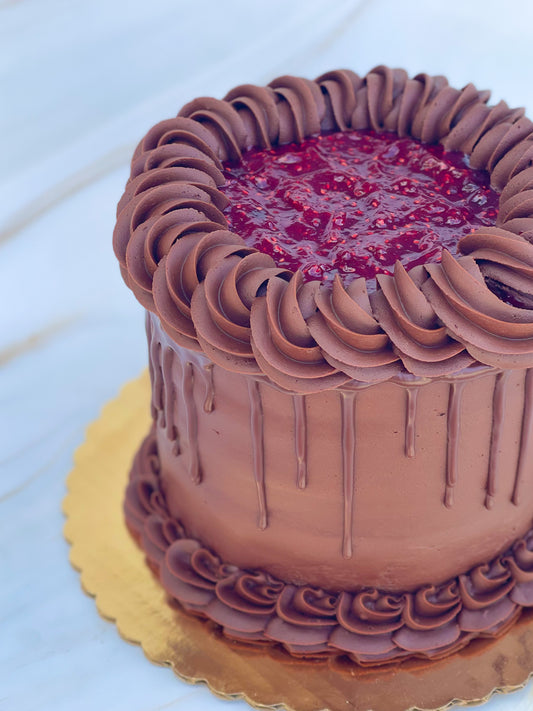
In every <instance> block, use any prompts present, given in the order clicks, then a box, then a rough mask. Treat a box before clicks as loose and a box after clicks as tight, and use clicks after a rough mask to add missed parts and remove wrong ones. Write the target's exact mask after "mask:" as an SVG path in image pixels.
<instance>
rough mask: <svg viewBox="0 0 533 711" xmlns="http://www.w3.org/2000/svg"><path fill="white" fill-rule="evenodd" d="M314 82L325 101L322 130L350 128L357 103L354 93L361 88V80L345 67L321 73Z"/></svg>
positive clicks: (344, 129)
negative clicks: (341, 69)
mask: <svg viewBox="0 0 533 711" xmlns="http://www.w3.org/2000/svg"><path fill="white" fill-rule="evenodd" d="M316 82H317V84H318V85H319V86H320V89H321V91H322V93H323V95H324V101H325V102H326V111H325V114H324V118H323V119H322V130H323V131H332V130H334V129H336V130H338V131H346V130H347V129H348V128H350V125H351V118H352V114H353V112H354V110H355V105H356V103H357V100H356V98H355V97H356V93H357V91H358V89H360V88H361V86H362V84H363V80H362V79H361V77H360V76H359V75H357V74H356V73H355V72H352V71H349V70H347V69H345V70H343V71H340V70H336V71H332V72H326V73H325V74H321V75H320V76H319V77H318V78H317V79H316Z"/></svg>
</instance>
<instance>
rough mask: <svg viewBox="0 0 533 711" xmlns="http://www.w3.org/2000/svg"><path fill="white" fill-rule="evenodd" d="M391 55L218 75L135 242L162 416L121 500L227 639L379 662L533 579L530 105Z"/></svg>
mask: <svg viewBox="0 0 533 711" xmlns="http://www.w3.org/2000/svg"><path fill="white" fill-rule="evenodd" d="M488 100H489V95H488V92H485V91H478V90H477V89H476V88H475V87H474V86H472V85H471V84H469V85H467V86H466V87H464V88H463V89H461V90H458V89H454V88H452V87H450V86H449V85H448V83H447V82H446V80H445V79H444V78H442V77H430V76H427V75H425V74H421V75H418V76H416V77H414V78H409V77H408V76H407V75H406V74H405V72H403V71H402V70H390V69H388V68H385V67H378V68H376V69H374V70H373V71H371V72H370V73H369V74H368V75H366V76H365V77H362V78H361V77H359V76H357V75H356V74H354V73H353V72H351V71H344V70H343V71H333V72H330V73H327V74H324V75H323V76H321V77H319V78H318V79H317V80H315V81H309V80H306V79H301V78H295V77H290V76H285V77H281V78H279V79H276V80H275V81H273V82H271V83H270V84H269V86H267V87H264V88H263V87H257V86H252V85H244V86H240V87H237V88H236V89H233V90H232V91H230V92H229V94H228V95H227V96H226V97H225V99H223V100H217V99H212V98H200V99H196V100H194V101H192V102H191V103H189V104H187V105H186V106H184V107H183V109H182V110H181V111H180V113H179V114H178V116H177V118H174V119H169V120H165V121H162V122H161V123H159V124H157V125H156V126H155V127H154V128H152V129H151V130H150V131H149V132H148V133H147V135H146V136H145V138H144V139H143V140H142V141H141V143H140V144H139V146H138V148H137V150H136V151H135V154H134V156H133V160H132V165H131V177H130V179H129V181H128V183H127V185H126V189H125V192H124V195H123V197H122V199H121V201H120V203H119V206H118V219H117V225H116V229H115V235H114V248H115V252H116V255H117V257H118V259H119V261H120V266H121V271H122V274H123V277H124V279H125V281H126V283H127V285H128V286H129V287H130V288H131V290H132V291H133V292H134V294H135V296H136V297H137V299H138V300H139V301H140V302H141V304H142V305H143V306H144V307H145V308H146V310H147V320H146V323H147V333H148V343H149V363H150V374H151V382H152V417H153V426H152V429H151V431H150V432H149V433H148V436H147V437H146V439H145V441H144V443H143V444H142V446H141V447H140V449H139V451H138V453H137V455H136V458H135V461H134V464H133V468H132V472H131V479H130V484H129V486H128V489H127V492H126V499H125V513H126V521H127V524H128V526H129V528H130V530H131V532H132V533H133V535H134V536H135V537H136V539H137V540H138V541H139V543H140V545H141V546H142V548H143V549H144V551H145V552H146V555H147V557H148V560H149V562H150V564H151V565H152V567H153V568H155V569H156V570H157V571H158V574H159V577H160V580H161V583H162V585H163V586H164V588H165V590H166V591H167V592H168V594H169V595H170V596H171V597H172V598H174V599H175V600H177V601H178V602H179V603H180V604H181V605H182V607H183V608H185V609H186V610H188V611H191V612H192V613H194V614H197V615H201V616H205V617H206V618H209V619H210V620H213V621H214V622H216V623H217V624H218V625H220V626H221V628H222V629H223V631H224V633H225V634H226V635H227V636H228V637H229V638H233V639H238V640H241V641H245V642H248V643H250V644H262V645H264V644H268V643H270V644H278V645H282V646H283V647H284V648H285V649H286V650H287V651H288V652H289V653H291V654H293V655H297V656H303V657H306V656H309V657H316V656H320V655H332V654H333V655H347V657H349V658H350V659H351V660H352V661H353V662H354V663H357V664H361V665H380V664H385V663H389V662H393V661H397V660H401V659H404V658H407V657H424V658H430V659H439V658H442V657H444V656H446V655H449V654H452V653H454V652H456V651H457V650H459V649H461V648H462V647H464V646H465V645H466V644H468V643H469V642H470V641H471V640H472V639H474V638H477V637H480V636H481V637H489V638H490V637H496V636H499V635H502V634H504V633H505V632H506V631H507V630H508V629H509V628H510V627H511V626H512V625H513V624H514V622H516V620H517V619H518V618H519V616H520V614H521V612H522V611H523V609H524V608H525V607H530V606H533V528H532V526H533V432H532V430H533V424H532V418H533V370H531V368H533V246H532V244H531V242H532V240H533V167H532V159H533V124H532V122H531V121H529V120H528V119H527V118H525V117H524V115H523V111H522V110H521V109H510V108H509V107H508V106H507V105H506V104H505V102H500V103H499V104H496V105H490V104H489V103H488Z"/></svg>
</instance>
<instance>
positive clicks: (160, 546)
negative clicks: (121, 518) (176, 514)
mask: <svg viewBox="0 0 533 711" xmlns="http://www.w3.org/2000/svg"><path fill="white" fill-rule="evenodd" d="M157 468H158V457H157V443H156V439H155V434H154V431H152V432H151V433H150V434H149V435H148V437H147V438H146V439H145V441H144V443H143V445H142V447H141V449H140V450H139V452H138V453H137V456H136V458H135V461H134V465H133V469H132V473H131V479H130V483H129V485H128V489H127V492H126V499H125V502H124V506H125V513H126V521H127V523H128V526H129V528H130V530H131V531H132V533H133V534H134V535H135V537H136V538H137V539H138V540H140V541H141V542H142V546H143V549H144V551H145V552H146V554H147V557H148V560H149V562H150V565H151V566H152V568H153V569H154V570H155V571H156V572H157V573H158V574H159V576H160V579H161V582H162V584H163V586H164V587H165V590H166V591H167V593H168V594H169V595H170V596H171V597H172V598H174V599H175V600H177V601H178V602H179V603H180V604H181V605H182V606H183V607H184V608H185V609H187V610H188V611H190V612H194V613H195V614H198V615H201V616H205V617H208V618H210V619H211V620H214V621H215V622H216V623H217V624H219V625H220V626H221V627H222V628H223V630H224V633H225V634H226V635H227V636H228V637H231V638H233V639H238V640H242V641H254V643H257V642H261V641H263V642H265V643H267V642H268V643H272V642H276V643H279V644H281V645H283V646H284V647H285V648H286V649H287V650H289V651H290V653H291V654H293V655H296V656H306V657H309V656H311V657H313V656H324V655H340V654H348V655H349V656H350V657H351V658H352V659H353V660H354V661H356V662H357V663H359V664H362V665H365V664H370V665H376V664H386V663H388V662H397V661H398V660H399V659H402V658H404V657H412V656H415V657H425V658H431V659H438V658H440V657H444V656H446V655H448V654H450V653H452V652H454V651H456V650H458V649H461V648H462V647H464V646H465V645H466V644H468V642H469V641H470V640H471V639H473V638H475V637H479V636H482V637H497V636H499V635H501V634H504V633H505V632H506V631H507V629H509V627H510V626H511V625H512V624H513V623H514V622H515V621H516V619H517V617H518V616H519V615H520V613H521V611H522V609H523V608H524V607H533V530H530V531H529V532H528V533H526V535H525V536H524V537H523V538H520V539H519V540H518V541H516V542H515V543H514V544H513V545H512V546H511V547H510V549H509V550H507V551H506V552H504V553H503V554H502V555H499V556H497V557H496V558H494V559H493V560H492V561H491V562H490V563H484V564H481V565H478V566H476V567H475V568H473V569H471V570H470V571H468V572H465V573H464V574H462V575H459V576H458V577H456V578H454V579H452V580H449V581H447V582H445V583H443V584H441V585H436V586H435V585H424V586H422V587H420V588H418V589H416V590H412V591H405V592H401V591H400V592H395V593H390V592H385V591H380V590H378V589H375V588H368V589H360V590H356V591H342V592H334V591H333V592H332V591H328V590H322V589H319V588H315V587H311V586H295V585H292V584H290V583H288V582H283V581H281V580H278V579H276V578H274V577H273V576H271V575H270V574H268V573H266V572H264V571H253V570H252V571H249V570H241V569H240V568H238V567H237V566H235V565H230V564H228V563H226V562H224V561H222V560H221V559H220V558H219V557H218V556H216V555H215V554H214V553H213V552H212V551H210V550H209V549H208V548H206V547H205V546H203V545H202V544H201V543H200V542H199V541H198V540H196V539H195V538H194V537H191V536H190V535H188V534H187V532H186V530H185V529H184V527H183V526H182V525H181V524H180V523H179V521H176V520H175V519H173V518H172V516H171V515H170V514H169V512H168V510H167V508H166V505H165V503H164V498H163V497H162V496H161V494H160V490H159V487H160V481H159V476H158V471H157Z"/></svg>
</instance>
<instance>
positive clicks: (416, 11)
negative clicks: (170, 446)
mask: <svg viewBox="0 0 533 711" xmlns="http://www.w3.org/2000/svg"><path fill="white" fill-rule="evenodd" d="M502 8H503V5H502V3H501V2H498V1H496V0H471V1H470V2H459V1H458V0H451V2H448V3H443V2H440V1H437V0H427V2H424V3H422V2H419V1H415V0H403V1H402V2H401V3H399V2H397V1H395V0H359V1H357V0H351V1H349V2H347V1H345V0H336V1H335V2H332V1H331V0H306V1H305V2H304V1H302V0H269V2H264V1H263V0H259V1H258V2H255V3H251V2H249V0H226V1H225V2H224V3H222V2H214V0H213V1H212V2H207V3H191V2H188V1H187V0H151V2H149V3H146V2H141V1H140V0H130V1H129V2H126V0H114V1H112V2H110V1H109V0H91V1H90V2H89V0H0V48H1V49H0V105H1V106H2V111H0V156H2V159H1V160H0V195H1V196H2V199H1V200H0V303H1V304H2V308H1V310H0V402H1V422H2V427H1V428H0V443H1V448H0V463H1V465H0V467H1V476H0V617H1V625H0V709H2V710H3V709H6V711H7V710H9V711H11V710H12V709H13V710H15V709H16V711H30V710H32V709H37V708H38V709H39V710H40V711H50V710H53V711H66V710H67V709H68V710H69V711H71V710H76V711H93V710H94V709H99V708H102V709H106V710H107V711H156V709H169V710H170V709H172V711H177V710H178V709H187V711H195V710H200V709H202V711H218V710H222V709H224V708H227V709H228V711H232V710H235V711H238V710H241V711H244V710H245V709H246V708H248V706H247V705H246V704H245V703H244V702H226V701H221V700H219V699H216V698H214V697H213V696H212V695H211V694H210V693H209V692H208V691H207V689H205V688H203V687H192V686H188V685H186V684H184V683H182V682H180V681H179V680H178V679H177V678H175V677H174V675H173V674H172V672H171V671H170V670H169V669H165V668H160V667H156V666H154V665H152V664H151V663H150V662H148V661H147V660H146V659H145V657H144V656H143V653H142V651H141V650H140V649H139V648H138V647H135V646H130V645H128V644H127V643H125V642H124V641H122V640H121V639H120V637H119V635H118V633H117V631H116V629H115V627H114V625H112V624H110V623H108V622H105V621H104V620H103V619H101V618H100V617H99V616H98V613H97V611H96V608H95V605H94V602H93V600H91V599H90V598H89V597H87V596H85V595H84V594H83V593H82V591H81V588H80V582H79V576H78V574H77V573H76V572H75V571H74V570H73V569H72V568H71V567H70V565H69V563H68V546H67V544H66V542H65V541H64V539H63V535H62V527H63V516H62V513H61V501H62V498H63V496H64V494H65V478H66V476H67V474H68V472H69V469H70V468H71V465H72V456H73V452H74V450H75V448H76V447H77V446H78V445H79V444H80V443H81V442H82V441H83V437H84V431H85V428H86V426H87V425H88V423H90V422H91V420H93V419H94V418H96V417H97V416H98V413H99V411H100V408H101V407H102V405H103V404H104V403H105V402H106V401H107V400H109V399H110V398H112V397H113V396H114V395H115V394H116V393H117V392H118V390H119V388H120V386H121V385H122V384H123V383H124V382H125V381H127V380H129V379H131V378H133V377H135V376H136V375H137V374H138V373H139V372H140V371H141V370H142V369H143V367H144V366H145V363H146V347H145V336H144V329H143V313H142V309H141V308H140V307H139V305H138V304H137V302H136V301H135V300H134V298H133V297H132V295H131V294H130V293H129V291H128V290H127V289H126V288H125V286H124V285H123V283H122V280H121V279H120V275H119V270H118V266H117V264H116V261H115V259H114V257H113V254H112V250H111V233H112V230H113V224H114V211H115V205H116V203H117V201H118V198H119V197H120V195H121V192H122V189H123V186H124V183H125V181H126V178H127V173H128V160H129V156H130V155H131V152H132V150H133V147H134V146H135V144H136V142H137V141H138V140H139V138H140V137H141V136H142V135H143V134H144V133H145V131H146V130H147V129H148V128H149V127H150V126H151V125H152V124H153V123H154V122H156V121H157V120H159V119H161V118H166V117H168V116H171V115H173V114H175V113H176V112H177V110H178V108H179V107H180V106H181V105H182V104H183V103H184V102H185V101H187V100H189V99H191V98H193V97H195V96H198V95H214V96H222V95H223V94H224V93H225V92H226V91H227V90H228V89H230V88H231V87H232V86H234V85H236V84H238V83H242V82H254V83H259V84H262V83H265V82H267V81H268V80H270V79H271V78H273V77H275V76H277V75H279V74H285V73H291V74H300V75H303V76H310V77H312V76H316V75H318V74H319V73H321V72H323V71H325V70H327V69H331V68H335V67H338V66H347V67H351V68H354V69H356V70H357V71H358V72H359V73H364V72H366V71H367V70H368V69H370V68H371V67H372V66H374V65H376V64H381V63H385V64H389V65H391V66H403V67H405V68H407V70H408V71H409V72H410V73H412V74H413V73H418V72H420V71H426V72H428V73H432V74H439V73H440V74H445V75H446V76H448V78H449V80H450V83H451V84H452V85H455V86H462V85H464V84H466V83H467V82H469V81H472V82H474V83H475V84H476V85H477V86H478V87H480V88H490V89H492V91H493V99H494V100H496V101H497V100H499V99H501V98H505V99H506V100H507V102H508V103H509V104H510V105H525V106H526V108H527V109H528V110H529V115H532V114H533V83H532V82H531V66H532V64H533V48H532V44H531V27H532V26H533V5H532V4H531V3H529V2H528V0H520V1H518V0H514V1H513V0H511V1H509V2H507V3H506V4H505V10H503V9H502ZM484 709H486V711H511V709H513V711H526V710H530V709H533V685H530V686H529V687H527V688H526V689H524V690H522V691H519V692H517V693H516V694H513V695H511V696H508V697H497V698H494V699H493V700H491V701H490V702H489V703H487V704H486V705H485V706H484Z"/></svg>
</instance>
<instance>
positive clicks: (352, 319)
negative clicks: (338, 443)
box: [114, 67, 533, 392]
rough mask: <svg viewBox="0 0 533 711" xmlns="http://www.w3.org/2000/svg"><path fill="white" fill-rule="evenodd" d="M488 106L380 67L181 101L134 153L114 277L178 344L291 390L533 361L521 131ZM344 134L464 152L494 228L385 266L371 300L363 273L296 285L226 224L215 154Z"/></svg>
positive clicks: (527, 178)
mask: <svg viewBox="0 0 533 711" xmlns="http://www.w3.org/2000/svg"><path fill="white" fill-rule="evenodd" d="M488 99H489V94H488V92H485V91H478V90H477V89H476V88H475V87H474V86H472V85H471V84H468V85H467V86H465V87H464V88H463V89H455V88H453V87H450V86H449V85H448V83H447V81H446V80H445V79H444V78H443V77H438V76H437V77H430V76H428V75H426V74H419V75H417V76H415V77H413V78H410V77H408V76H407V74H406V73H405V72H404V71H402V70H392V69H389V68H387V67H377V68H375V69H373V70H372V71H370V72H369V73H368V74H367V75H366V76H365V77H359V76H358V75H356V74H355V73H353V72H351V71H348V70H339V71H332V72H328V73H326V74H324V75H322V76H321V77H319V78H318V79H316V80H315V81H309V80H306V79H300V78H296V77H280V78H278V79H276V80H274V81H273V82H271V83H270V84H269V85H268V86H267V87H257V86H252V85H243V86H239V87H236V88H235V89H233V90H232V91H230V92H229V93H228V94H227V96H226V97H225V98H224V99H223V100H217V99H212V98H200V99H195V100H194V101H192V102H190V103H189V104H187V105H186V106H184V107H183V109H182V110H181V111H180V114H179V115H178V117H176V118H174V119H168V120H166V121H162V122H161V123H159V124H157V125H156V126H155V127H154V128H152V129H151V130H150V131H149V132H148V133H147V135H146V136H145V138H144V139H143V140H142V141H141V143H140V144H139V146H138V147H137V149H136V151H135V154H134V157H133V161H132V167H131V176H130V179H129V181H128V183H127V185H126V189H125V192H124V195H123V197H122V199H121V201H120V203H119V207H118V215H117V224H116V228H115V233H114V249H115V253H116V255H117V257H118V259H119V262H120V267H121V272H122V274H123V276H124V279H125V281H126V283H127V284H128V286H129V287H130V288H131V289H132V291H133V292H134V294H135V295H136V297H137V298H138V300H139V301H140V302H141V303H142V304H143V305H144V306H145V307H146V308H147V309H149V310H150V311H153V312H154V313H156V314H157V315H158V316H159V317H160V319H161V322H162V325H163V328H164V329H165V330H166V331H167V333H168V334H169V335H170V336H171V337H172V338H173V339H174V340H175V341H176V342H177V343H179V344H180V345H183V346H185V347H187V348H191V349H195V350H202V351H204V352H205V353H206V355H207V356H208V357H209V358H211V359H212V360H213V361H214V362H216V363H219V364H220V365H222V366H224V367H226V368H229V369H231V370H236V371H238V372H249V373H253V374H254V375H255V376H256V377H257V376H259V377H261V376H265V377H267V378H268V379H270V380H271V381H273V382H275V383H277V384H278V385H279V386H280V387H282V388H284V389H288V390H291V391H295V392H314V391H319V390H322V389H324V388H335V387H339V386H341V385H343V384H344V383H346V382H347V381H348V380H357V381H361V382H365V383H371V382H376V381H379V380H385V379H388V378H390V377H393V376H395V375H398V374H399V373H401V372H407V373H411V374H413V375H416V376H422V377H439V376H443V375H450V374H452V373H455V372H458V371H460V370H462V369H464V368H465V367H467V366H468V365H469V364H471V363H472V362H474V361H478V362H481V363H483V364H486V365H489V366H494V367H497V368H517V367H531V366H533V280H532V275H533V271H532V270H533V166H532V163H533V124H532V123H531V121H529V119H527V118H525V117H524V112H523V110H522V109H510V108H509V107H508V106H507V104H505V102H500V103H498V104H496V105H495V106H489V105H488V104H487V101H488ZM350 129H373V130H374V131H377V132H383V131H389V132H393V133H397V134H398V136H400V137H404V136H411V137H414V138H416V139H419V140H421V141H422V142H427V143H437V142H440V143H441V144H442V145H443V146H444V148H445V149H446V150H457V151H462V152H464V153H465V154H466V155H468V156H469V161H470V165H471V167H472V168H475V169H484V170H487V171H488V172H489V174H490V177H491V184H492V186H493V187H494V188H495V189H497V190H499V191H501V197H500V207H499V214H498V221H497V225H496V226H495V227H494V228H485V229H482V230H477V231H476V232H473V233H472V234H470V235H468V236H467V237H464V238H463V239H461V240H459V241H458V251H459V256H458V257H454V256H452V255H451V254H450V253H448V252H444V253H443V254H442V258H441V261H440V263H435V264H428V265H426V266H424V267H415V268H413V269H411V270H409V271H407V270H406V269H405V268H404V267H403V266H402V265H401V264H400V263H398V264H397V265H396V267H395V270H394V274H393V275H391V276H388V275H380V276H378V279H377V291H376V292H375V293H373V294H370V295H369V294H368V293H367V289H366V285H365V282H364V280H362V279H356V280H355V281H353V282H352V283H350V284H343V282H342V281H341V280H340V279H339V278H337V279H335V280H334V281H333V282H332V284H330V285H327V286H326V285H320V284H319V283H318V282H316V283H314V282H308V283H305V284H304V283H303V280H302V277H301V275H300V274H298V273H296V274H292V273H291V272H290V271H288V270H286V269H283V268H281V267H279V266H277V265H276V264H275V262H274V261H273V260H272V259H271V258H270V257H267V256H266V255H264V254H260V253H258V252H257V250H255V249H254V248H251V247H248V246H247V245H246V244H245V243H244V241H243V239H242V238H241V237H240V236H239V235H237V234H234V233H232V232H229V231H228V228H227V222H226V219H225V216H224V208H225V207H226V205H227V198H226V197H225V196H224V194H223V192H222V191H221V190H220V188H221V187H222V186H223V184H224V177H223V174H222V172H221V169H222V161H224V160H227V159H231V160H236V161H238V160H239V159H240V157H241V155H242V153H243V151H246V150H248V149H250V148H252V147H258V148H265V149H269V148H272V147H274V146H276V145H279V144H285V143H290V142H299V141H302V140H304V139H305V138H306V137H308V136H311V135H315V134H317V133H319V132H321V131H330V130H336V131H346V130H350ZM516 304H520V306H521V308H519V307H518V306H517V305H516ZM530 304H531V308H522V307H524V306H525V307H529V305H530Z"/></svg>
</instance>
